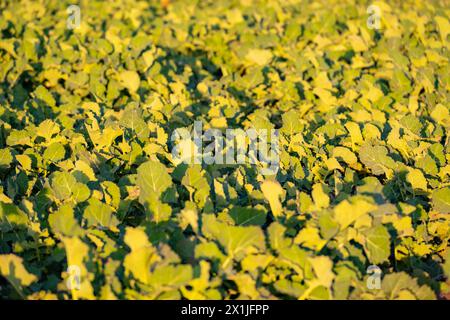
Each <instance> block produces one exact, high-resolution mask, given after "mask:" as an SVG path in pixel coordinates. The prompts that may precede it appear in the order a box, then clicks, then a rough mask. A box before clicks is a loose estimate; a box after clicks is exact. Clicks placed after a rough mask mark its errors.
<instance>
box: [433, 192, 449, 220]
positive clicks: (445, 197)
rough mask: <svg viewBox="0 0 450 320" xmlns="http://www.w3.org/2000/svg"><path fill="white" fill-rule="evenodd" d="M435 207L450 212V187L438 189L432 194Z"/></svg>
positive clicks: (439, 210)
mask: <svg viewBox="0 0 450 320" xmlns="http://www.w3.org/2000/svg"><path fill="white" fill-rule="evenodd" d="M431 199H432V201H433V209H434V210H436V211H438V212H441V213H446V214H447V213H450V187H446V188H442V189H437V190H434V191H433V194H432V196H431Z"/></svg>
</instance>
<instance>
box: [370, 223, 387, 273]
mask: <svg viewBox="0 0 450 320" xmlns="http://www.w3.org/2000/svg"><path fill="white" fill-rule="evenodd" d="M364 234H365V236H366V242H365V246H364V249H365V250H366V253H367V256H368V257H369V260H370V262H371V263H372V264H375V265H377V264H380V263H383V262H385V261H388V259H389V256H390V254H391V247H390V246H391V244H390V239H391V238H390V235H389V232H388V231H387V230H386V228H385V227H384V226H382V225H379V226H376V227H374V228H371V229H369V230H367V231H366V232H365V233H364Z"/></svg>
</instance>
